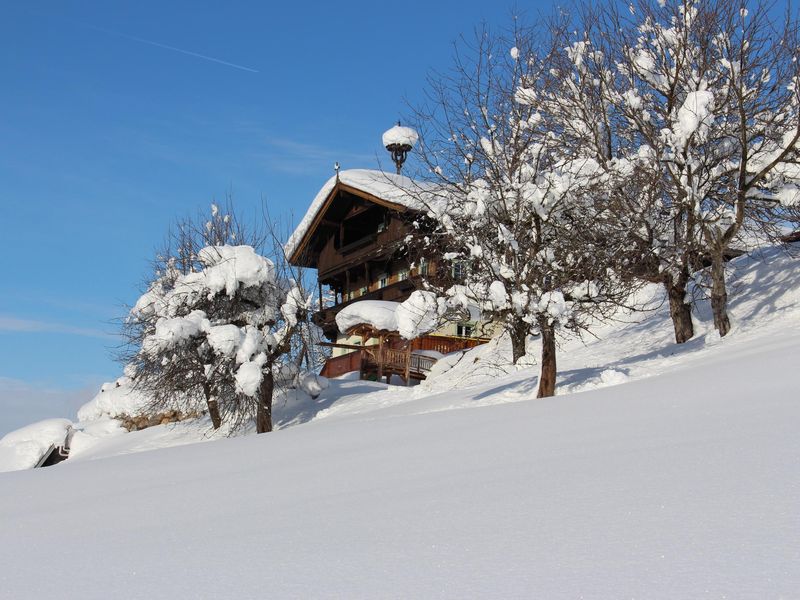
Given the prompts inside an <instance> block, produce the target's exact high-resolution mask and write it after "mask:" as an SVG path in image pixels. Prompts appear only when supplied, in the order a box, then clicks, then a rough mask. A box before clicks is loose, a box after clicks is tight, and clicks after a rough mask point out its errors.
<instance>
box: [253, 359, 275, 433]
mask: <svg viewBox="0 0 800 600" xmlns="http://www.w3.org/2000/svg"><path fill="white" fill-rule="evenodd" d="M274 389H275V381H274V380H273V377H272V368H269V369H268V370H267V372H266V373H264V379H262V380H261V387H260V388H259V390H258V411H257V412H256V433H269V432H270V431H272V392H273V390H274Z"/></svg>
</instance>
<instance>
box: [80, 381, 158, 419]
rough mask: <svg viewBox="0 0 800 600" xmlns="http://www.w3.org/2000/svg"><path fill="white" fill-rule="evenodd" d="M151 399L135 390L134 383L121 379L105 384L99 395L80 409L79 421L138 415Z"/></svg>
mask: <svg viewBox="0 0 800 600" xmlns="http://www.w3.org/2000/svg"><path fill="white" fill-rule="evenodd" d="M149 402H150V398H149V397H148V396H145V395H144V394H142V393H141V392H139V391H137V390H135V389H134V388H133V382H132V381H131V380H130V379H128V378H127V377H120V378H119V379H117V380H116V381H114V382H110V383H104V384H103V386H102V387H101V388H100V391H99V392H98V393H97V395H96V396H95V397H94V398H92V399H91V400H89V402H87V403H86V404H84V405H83V406H81V407H80V408H79V409H78V421H81V422H89V421H96V420H98V419H104V418H109V417H111V418H113V417H118V416H120V415H138V414H140V413H141V412H142V411H143V410H144V408H145V407H146V406H147V405H148V403H149Z"/></svg>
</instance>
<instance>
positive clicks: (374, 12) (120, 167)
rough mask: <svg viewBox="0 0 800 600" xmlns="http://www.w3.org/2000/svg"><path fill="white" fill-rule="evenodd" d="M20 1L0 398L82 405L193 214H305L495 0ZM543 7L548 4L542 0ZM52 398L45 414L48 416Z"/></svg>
mask: <svg viewBox="0 0 800 600" xmlns="http://www.w3.org/2000/svg"><path fill="white" fill-rule="evenodd" d="M166 4H167V3H164V2H162V1H150V0H144V1H139V2H136V3H124V4H123V3H116V2H114V3H112V2H100V1H97V2H89V1H84V2H70V1H59V2H35V3H34V2H30V3H10V2H9V3H4V4H3V6H2V7H0V115H2V117H1V118H0V140H1V143H0V181H2V183H3V185H2V186H0V211H2V212H1V213H0V214H2V219H0V222H2V224H3V227H2V230H3V235H4V244H3V250H2V252H0V272H2V277H0V405H3V404H5V405H6V407H8V406H11V405H12V404H13V405H14V406H17V405H19V404H24V405H25V406H26V407H28V409H29V410H28V413H30V414H28V413H26V414H25V416H24V417H22V416H20V417H19V419H21V421H20V422H19V423H5V424H4V423H3V422H2V421H0V434H2V432H3V430H7V429H10V428H11V427H12V426H16V425H19V424H22V423H23V422H24V420H25V419H28V420H30V419H29V417H30V416H31V415H34V414H37V412H42V411H43V414H45V415H47V414H51V415H53V416H56V415H60V414H64V415H66V416H71V411H72V410H73V408H74V406H76V405H79V404H80V403H81V402H82V401H83V400H86V399H88V398H89V397H91V395H92V394H93V392H94V390H95V389H96V387H97V385H98V384H99V383H101V382H102V381H105V380H110V379H113V378H115V377H116V376H117V375H118V374H119V371H120V367H119V366H118V365H117V364H116V363H114V361H113V357H112V354H113V348H114V347H115V346H116V345H117V344H118V340H117V339H116V337H115V335H114V334H115V331H116V325H115V324H114V322H113V321H114V319H115V318H118V317H120V316H122V315H123V314H124V308H123V307H124V305H125V304H126V303H132V302H134V301H135V299H136V297H137V294H138V292H139V290H140V288H141V284H142V281H143V279H144V277H145V276H146V274H147V261H148V259H149V258H150V256H151V255H152V254H153V251H154V248H155V247H156V246H158V244H159V243H160V241H161V240H162V239H163V236H164V234H165V232H166V230H167V229H168V227H169V225H170V222H171V221H172V220H174V219H176V218H178V217H181V216H186V215H189V214H195V213H197V212H198V211H200V210H205V209H206V208H207V207H208V205H209V204H210V203H211V202H212V201H213V200H221V199H223V198H224V197H225V195H226V194H228V193H231V194H232V196H233V199H234V202H235V204H236V206H237V207H239V208H240V209H242V210H244V211H247V210H255V208H256V207H257V206H258V205H259V204H260V202H261V198H262V197H263V198H265V199H266V201H267V203H268V204H269V206H270V209H271V211H272V212H273V214H278V215H281V214H283V215H289V214H291V213H294V214H295V215H298V214H299V215H302V214H303V213H304V211H305V209H306V207H307V204H308V203H309V202H310V200H311V199H312V198H313V196H314V194H315V193H316V191H317V189H318V188H319V187H320V186H321V185H322V183H324V181H325V180H326V179H327V178H328V177H329V176H330V175H331V174H332V165H333V163H334V161H337V160H338V161H339V162H340V163H341V164H342V166H343V168H352V167H374V166H376V165H377V158H376V157H377V156H378V154H380V156H381V160H384V161H385V159H384V156H383V150H382V148H381V146H380V135H381V133H382V132H383V131H384V130H385V129H387V128H388V127H389V126H391V125H392V124H393V122H394V121H396V120H397V119H398V117H400V116H401V115H402V113H403V112H404V110H405V103H404V99H405V98H407V99H409V100H410V101H412V102H414V101H415V99H419V98H420V97H421V94H422V92H423V90H424V86H425V76H426V74H427V73H428V72H429V71H430V70H431V69H433V68H443V67H446V66H448V65H449V64H450V59H451V56H452V42H453V41H454V40H455V39H456V38H457V37H458V35H459V34H460V33H469V32H471V31H472V29H473V27H474V26H475V25H477V24H478V23H480V22H481V21H482V20H486V21H487V22H488V23H489V24H491V25H496V26H499V27H504V26H506V25H508V24H509V23H510V21H511V14H512V11H513V10H512V9H513V6H512V4H510V3H509V4H508V5H504V4H503V3H494V2H464V1H445V2H417V1H410V2H392V3H385V2H345V1H340V2H311V3H309V2H285V3H265V2H227V3H225V6H224V8H223V7H222V6H221V5H222V3H198V2H169V3H168V4H169V5H168V6H165V5H166ZM526 10H527V11H528V12H531V11H534V10H535V9H534V8H531V7H530V5H528V8H526ZM40 409H41V410H40Z"/></svg>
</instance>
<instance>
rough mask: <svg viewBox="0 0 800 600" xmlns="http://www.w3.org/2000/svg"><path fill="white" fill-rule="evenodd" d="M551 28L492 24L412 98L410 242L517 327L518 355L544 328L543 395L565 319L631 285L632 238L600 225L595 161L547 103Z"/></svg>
mask: <svg viewBox="0 0 800 600" xmlns="http://www.w3.org/2000/svg"><path fill="white" fill-rule="evenodd" d="M546 34H547V32H546V31H542V30H532V29H526V28H524V27H521V26H517V27H516V28H515V29H514V31H512V32H511V33H510V34H509V35H500V36H495V35H492V34H490V33H489V31H488V30H487V29H486V28H484V29H482V30H479V31H478V32H477V33H476V35H475V40H474V42H473V43H471V44H467V43H462V44H461V45H459V46H457V47H456V54H455V61H454V67H453V69H452V70H451V71H450V72H447V73H436V74H434V75H433V76H432V77H431V78H430V79H429V83H428V88H429V89H428V98H429V99H428V102H427V104H426V105H424V106H421V107H418V108H416V109H415V115H414V116H415V118H414V121H415V125H416V126H417V128H418V129H419V133H420V142H421V143H420V144H419V146H418V158H419V159H420V160H421V162H422V164H423V165H424V167H423V169H422V171H421V172H420V173H419V174H418V176H417V179H418V180H424V181H425V183H423V184H421V185H419V186H418V189H417V190H416V191H415V192H414V191H411V192H410V193H416V197H417V199H418V200H419V203H420V204H421V205H422V206H424V208H425V213H426V214H425V217H424V218H423V219H420V220H419V221H418V222H417V223H416V224H415V225H417V231H418V234H417V235H414V236H412V237H413V240H412V243H410V244H409V245H408V247H409V251H410V252H411V253H412V254H413V253H415V252H416V253H418V254H421V255H428V257H429V258H430V257H431V256H435V257H437V259H438V260H439V262H440V264H444V265H445V269H447V268H448V267H449V269H451V270H452V277H448V276H447V274H446V273H445V275H444V276H443V275H442V273H441V269H440V271H439V272H437V274H436V277H435V278H431V279H430V280H429V288H430V289H436V290H438V291H439V293H441V294H442V295H444V296H447V297H448V299H449V302H450V303H451V304H458V303H461V304H462V305H464V306H469V305H474V306H477V307H478V308H479V309H480V310H481V312H482V314H483V318H484V319H488V320H490V321H492V322H493V323H495V324H496V325H497V326H499V327H501V328H502V329H503V330H504V331H505V332H506V333H507V334H508V335H509V337H510V339H511V345H512V354H513V361H514V362H517V361H518V360H519V359H520V358H521V357H522V356H523V355H524V354H525V349H526V341H527V339H528V337H529V336H530V335H532V334H538V335H541V339H542V355H541V376H540V381H539V392H538V394H539V396H540V397H541V396H550V395H553V394H554V393H555V378H556V331H557V330H561V331H565V332H566V331H571V332H573V333H579V332H581V331H583V330H585V329H586V327H587V326H588V323H589V321H590V320H591V319H592V318H594V317H598V316H601V315H602V314H604V313H605V312H606V311H607V310H608V309H609V307H610V306H612V305H613V304H614V303H618V302H621V301H622V299H623V298H626V297H627V296H628V294H629V291H630V290H629V286H628V285H627V282H625V281H623V280H622V279H620V278H619V277H617V276H616V275H615V274H614V272H613V270H612V269H611V268H610V267H611V266H612V265H613V264H614V263H615V261H617V260H618V259H619V258H620V256H621V252H622V251H623V250H624V246H623V245H621V244H620V240H618V239H617V238H616V237H615V236H613V235H608V232H606V231H604V230H603V224H604V223H605V222H606V221H607V214H608V213H607V211H604V208H603V207H602V203H601V202H599V201H598V197H597V194H596V189H597V185H598V180H597V175H598V173H600V170H599V169H598V166H597V163H596V161H595V160H594V158H593V157H591V156H586V155H583V154H580V153H577V152H574V151H573V149H570V148H567V147H565V146H564V144H563V143H562V141H561V140H560V139H559V136H558V135H557V133H558V130H557V129H555V127H556V125H557V121H556V119H555V118H554V117H555V115H553V114H551V113H549V112H548V108H549V106H548V104H547V97H548V94H549V93H550V92H551V91H552V90H553V89H554V88H555V86H556V85H557V82H556V81H554V77H553V73H552V72H551V67H550V65H551V59H552V58H553V56H554V55H555V54H556V52H558V48H556V47H554V46H553V44H552V42H553V41H554V38H553V37H551V36H549V35H546Z"/></svg>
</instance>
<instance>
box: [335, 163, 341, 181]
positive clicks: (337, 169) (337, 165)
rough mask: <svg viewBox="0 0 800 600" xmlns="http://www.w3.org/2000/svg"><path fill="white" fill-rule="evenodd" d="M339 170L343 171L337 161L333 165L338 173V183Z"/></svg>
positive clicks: (337, 177) (337, 178)
mask: <svg viewBox="0 0 800 600" xmlns="http://www.w3.org/2000/svg"><path fill="white" fill-rule="evenodd" d="M339 169H341V167H340V166H339V161H336V162H335V163H333V170H334V171H336V181H339Z"/></svg>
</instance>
